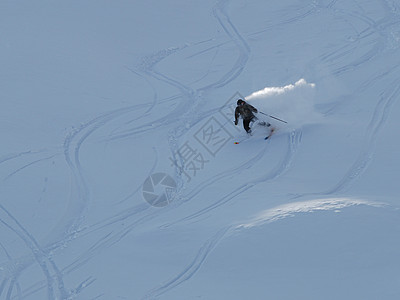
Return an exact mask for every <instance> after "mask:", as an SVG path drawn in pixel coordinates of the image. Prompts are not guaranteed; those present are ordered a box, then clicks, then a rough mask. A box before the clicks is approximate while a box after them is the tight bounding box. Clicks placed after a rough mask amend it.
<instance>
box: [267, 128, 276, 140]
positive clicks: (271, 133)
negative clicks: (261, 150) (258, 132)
mask: <svg viewBox="0 0 400 300" xmlns="http://www.w3.org/2000/svg"><path fill="white" fill-rule="evenodd" d="M274 132H275V128H271V131H270V133H269V135H267V136H266V137H265V138H264V140H268V139H269V138H270V137H271V135H273V133H274Z"/></svg>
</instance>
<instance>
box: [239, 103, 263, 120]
mask: <svg viewBox="0 0 400 300" xmlns="http://www.w3.org/2000/svg"><path fill="white" fill-rule="evenodd" d="M253 112H255V113H256V112H258V111H257V108H255V107H254V106H252V105H250V104H248V103H244V104H242V105H238V106H237V107H236V109H235V123H237V121H238V119H239V116H241V117H242V118H243V120H251V119H253V118H254V115H253Z"/></svg>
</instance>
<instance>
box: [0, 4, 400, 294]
mask: <svg viewBox="0 0 400 300" xmlns="http://www.w3.org/2000/svg"><path fill="white" fill-rule="evenodd" d="M321 2H324V1H313V4H312V5H311V9H310V7H306V9H305V10H304V11H302V12H301V13H300V14H297V13H296V15H295V16H294V17H289V18H286V19H284V20H283V21H280V22H279V23H277V24H274V25H270V26H269V27H266V28H264V29H263V30H260V31H256V32H254V33H251V34H249V35H248V36H252V37H253V36H256V35H259V34H261V33H263V32H266V31H268V30H270V29H271V28H272V27H275V26H284V25H287V24H293V23H295V22H298V21H300V20H302V19H304V18H308V17H310V16H311V15H312V14H315V13H317V12H318V10H319V9H327V10H331V11H332V13H334V14H335V15H340V16H341V17H342V18H343V19H344V20H345V21H346V22H348V23H352V20H354V19H357V20H359V21H361V22H363V23H364V24H365V25H366V26H367V27H366V28H365V29H364V30H363V31H361V32H357V33H356V39H355V40H354V41H352V42H351V43H348V44H346V45H344V46H340V47H339V48H338V49H336V50H334V51H331V52H328V53H325V54H322V55H321V56H320V60H322V61H324V62H327V63H329V64H330V65H331V68H332V70H333V71H332V74H333V75H336V76H339V75H340V76H341V75H343V74H345V73H347V72H349V71H352V70H353V69H355V68H358V67H360V66H362V65H363V64H365V63H368V62H370V61H372V60H374V59H376V58H377V57H378V56H379V55H382V53H383V52H384V51H385V50H386V49H387V47H388V41H390V40H391V38H392V37H391V35H390V32H388V29H389V28H392V27H393V26H397V25H398V24H399V21H398V19H395V18H393V17H390V16H392V15H393V14H395V13H397V14H398V12H399V11H400V8H399V6H398V4H397V3H395V2H394V1H390V0H386V1H382V3H384V4H385V7H387V17H386V18H384V19H382V20H380V21H374V20H373V19H371V18H369V17H367V16H365V15H363V14H362V13H361V12H358V11H352V12H348V11H341V10H339V9H337V8H336V6H337V1H336V0H334V1H330V2H329V3H328V4H327V5H322V4H321ZM228 4H229V1H219V2H218V3H217V4H216V5H215V7H214V8H213V15H214V17H215V18H216V20H217V21H218V23H219V25H220V26H221V27H222V29H223V31H224V32H225V34H226V35H227V37H228V38H229V41H228V42H226V41H225V42H221V43H219V44H217V45H215V46H212V47H209V48H207V49H205V50H202V51H200V52H197V53H195V54H192V55H191V56H189V57H188V58H191V57H194V56H196V55H199V54H202V53H205V52H207V51H211V50H214V49H215V50H216V51H218V49H219V47H221V46H222V45H224V44H226V43H233V44H235V45H236V47H237V50H238V53H239V55H238V58H237V60H236V61H235V62H234V63H233V64H232V67H231V68H230V69H229V70H228V71H227V72H226V73H225V74H224V75H223V76H221V78H219V79H218V80H216V81H215V82H213V83H211V84H208V85H206V86H204V87H201V88H199V89H197V90H194V89H193V88H191V87H190V86H188V85H185V84H183V83H181V82H179V81H177V80H175V79H173V78H171V77H169V76H167V75H165V74H163V73H161V72H160V71H158V70H157V68H156V66H157V64H158V63H160V62H161V61H162V60H164V59H166V58H168V57H169V56H170V55H176V54H177V53H179V51H181V50H183V49H186V48H187V47H190V45H189V46H187V45H185V46H181V47H175V48H169V49H164V50H162V51H160V52H158V53H156V54H153V55H149V56H148V57H145V58H144V59H143V61H142V63H141V65H139V66H137V68H135V69H130V68H129V70H130V71H131V72H133V73H135V74H136V75H138V76H139V77H142V78H143V79H145V80H146V81H147V82H148V83H149V84H150V85H151V83H150V81H149V80H148V78H151V79H153V80H156V81H160V82H163V83H166V84H168V85H170V86H172V87H174V88H176V89H177V90H178V91H179V94H178V95H177V96H174V97H172V98H169V99H164V100H161V101H160V100H158V96H157V90H156V88H155V87H154V86H152V85H151V86H152V88H153V90H154V97H153V102H152V103H151V104H150V105H140V106H138V105H134V106H130V107H126V108H122V109H118V110H115V111H112V112H109V113H105V114H103V115H101V116H99V117H96V118H94V119H93V120H91V121H89V122H87V123H85V124H83V125H81V126H80V127H79V128H77V129H74V130H72V131H71V132H70V133H69V134H68V135H67V137H66V138H65V141H64V144H63V153H64V158H65V162H66V164H67V166H68V168H69V170H70V172H71V174H72V178H73V180H74V186H73V187H72V188H71V189H72V190H71V194H72V195H74V194H75V193H76V195H77V196H76V197H74V196H72V197H71V198H70V200H69V201H70V203H69V209H68V211H66V212H65V216H64V218H63V219H62V220H61V221H60V224H58V230H57V231H56V232H53V233H54V234H55V236H57V238H55V239H53V240H52V241H50V243H48V244H47V245H46V246H44V247H43V246H40V244H39V242H38V241H37V240H36V239H35V238H34V236H33V235H32V234H31V233H30V232H29V231H28V230H27V229H26V228H25V227H24V226H22V224H21V222H20V221H19V220H17V219H16V218H15V217H14V216H13V215H12V214H11V213H10V212H9V211H8V210H7V209H6V208H5V207H4V206H2V205H0V210H1V212H0V216H1V218H0V222H1V223H2V224H3V226H5V227H6V228H8V229H9V230H10V231H11V232H13V233H14V234H15V236H17V237H18V238H19V239H20V240H22V241H23V243H24V244H25V245H26V247H27V249H29V251H30V255H28V256H26V257H20V258H16V257H12V256H11V255H10V253H8V251H7V246H6V245H3V244H1V248H2V251H3V252H4V253H5V254H6V256H7V258H8V262H6V263H3V264H2V265H0V267H1V268H2V269H3V270H5V272H4V274H5V275H4V276H3V279H2V281H1V283H0V297H1V296H5V299H15V298H17V299H24V298H25V297H28V296H30V295H34V294H35V293H37V292H38V291H40V290H43V289H46V291H47V298H48V299H56V298H57V297H61V299H69V298H72V297H76V296H77V295H79V294H80V293H81V292H82V291H83V290H84V289H85V288H86V287H88V286H89V285H90V284H92V283H93V282H94V281H95V279H94V278H93V277H89V278H86V279H85V280H83V281H82V282H81V283H80V284H79V285H78V286H77V287H75V288H74V289H71V290H67V289H66V288H65V286H64V276H65V275H67V274H71V273H72V272H74V271H76V270H78V269H79V268H82V267H84V265H85V263H87V262H88V261H89V260H90V259H92V258H93V257H94V256H96V255H98V254H99V253H100V252H101V251H103V250H104V249H106V248H108V247H112V246H113V245H114V244H116V243H118V242H119V241H120V240H121V239H123V238H124V237H125V236H126V235H127V234H129V233H130V232H132V230H134V229H135V228H136V227H137V226H139V225H141V224H144V223H147V222H149V221H150V220H152V219H154V218H156V217H158V216H159V215H161V214H164V213H168V211H170V210H172V209H176V207H177V205H181V204H183V203H186V202H188V201H191V200H192V199H194V198H195V197H196V196H198V195H200V193H201V192H202V191H204V190H205V188H206V187H207V186H209V185H210V184H211V183H218V182H219V181H221V180H222V179H224V178H228V177H229V176H231V174H233V173H235V172H236V171H239V170H242V169H246V168H251V167H252V166H253V165H254V164H255V163H256V162H257V160H259V159H260V158H262V157H263V156H264V155H265V154H266V151H267V149H268V148H267V146H265V147H264V148H263V149H262V150H261V151H260V152H259V153H257V154H256V155H255V156H254V157H252V158H251V159H249V160H247V161H245V162H243V163H242V164H241V165H240V166H239V167H237V168H234V169H229V170H223V171H222V172H220V173H219V174H216V175H214V176H212V177H211V178H209V179H207V180H205V181H204V182H202V183H200V184H199V185H197V186H196V187H195V188H194V189H193V190H192V191H190V192H189V193H188V194H187V195H184V196H182V199H181V200H182V201H181V202H180V203H179V204H177V203H175V204H173V205H171V207H167V208H166V209H165V210H158V211H153V210H151V211H150V210H149V207H148V205H147V204H145V203H144V204H143V205H139V206H136V207H132V208H131V209H128V210H124V211H122V212H121V213H119V214H117V215H115V216H112V217H110V218H108V219H106V220H103V221H102V222H99V223H96V224H92V225H91V226H89V227H87V228H81V227H80V226H81V225H82V223H83V220H84V217H85V213H86V210H87V206H88V203H89V201H90V185H89V184H88V182H87V180H86V178H85V174H84V168H83V166H82V162H81V159H80V152H81V149H82V147H83V146H84V144H85V142H86V141H87V140H88V138H89V137H91V136H92V135H93V134H94V133H95V132H96V131H98V130H100V129H103V128H104V127H105V126H107V125H108V124H109V123H112V122H118V120H122V118H123V117H126V116H128V118H129V116H130V114H131V113H134V112H135V111H136V110H138V109H139V108H147V110H146V113H145V115H146V116H148V114H149V113H150V112H151V110H152V109H153V108H155V107H156V106H157V105H159V104H160V103H162V102H163V101H171V100H179V102H180V103H179V104H178V106H177V107H176V108H175V110H173V111H172V112H170V113H168V114H166V115H165V116H163V117H162V118H159V119H158V120H155V121H151V122H149V123H146V124H144V125H140V126H136V127H132V128H129V129H124V128H126V127H127V126H130V125H131V124H132V123H133V122H135V121H137V120H134V119H130V118H129V121H127V122H125V123H122V124H120V125H118V126H117V127H115V129H114V130H113V131H111V134H110V135H109V136H108V137H107V138H106V139H105V142H107V143H109V142H112V141H115V140H118V139H125V138H131V137H133V136H136V135H139V134H142V133H147V132H149V131H155V130H158V129H160V128H161V127H166V126H169V127H171V126H173V128H174V130H171V131H170V135H169V147H170V151H171V153H175V152H176V150H177V148H178V145H179V138H180V137H182V136H183V135H184V134H185V133H187V132H188V131H189V130H190V129H191V128H193V126H194V125H196V124H198V123H199V122H200V121H202V120H203V119H204V116H203V115H198V114H196V113H195V112H196V110H197V108H198V107H199V105H201V100H202V99H201V93H200V92H208V91H211V90H213V89H218V88H220V87H223V86H225V85H227V84H228V83H230V82H232V81H233V80H235V79H236V78H238V76H239V75H240V74H241V73H242V71H243V69H244V68H245V66H246V64H247V61H248V60H249V57H250V54H251V48H250V46H249V45H248V43H247V42H246V38H245V37H243V36H242V35H241V34H240V32H239V31H238V30H237V28H236V27H235V26H234V24H233V23H232V21H231V19H230V17H229V15H228V14H227V10H226V6H227V5H228ZM397 16H398V15H397ZM360 47H361V48H362V49H363V50H364V49H366V48H367V47H369V50H368V51H366V52H365V53H364V54H363V55H362V56H360V57H357V58H356V59H354V60H352V61H350V62H349V61H348V60H346V58H347V57H349V56H351V55H352V54H354V52H355V51H356V50H357V49H359V48H360ZM343 61H344V62H345V64H344V65H342V64H343ZM397 68H398V66H393V67H392V69H389V70H387V71H385V72H382V73H380V74H378V75H375V76H374V77H371V79H370V80H369V81H367V82H365V83H364V85H365V86H368V85H370V84H371V83H372V82H373V81H376V80H384V79H385V78H386V77H387V76H388V75H389V74H392V73H394V72H395V71H397ZM208 73H209V71H207V72H206V73H205V75H204V76H203V77H201V78H200V79H199V80H197V81H195V82H192V83H191V84H190V85H193V84H194V83H196V82H199V81H200V80H201V79H203V78H206V77H207V75H208ZM332 74H331V75H332ZM399 96H400V87H398V81H397V80H395V81H392V82H390V85H389V87H388V88H387V90H386V91H384V93H383V94H382V97H381V99H380V100H379V101H378V103H377V105H376V107H375V111H374V114H373V116H372V119H371V121H370V123H369V124H368V127H367V128H366V137H365V145H363V147H362V148H363V150H362V151H361V152H360V154H359V155H358V157H357V159H356V160H355V161H354V164H353V165H352V166H351V167H350V169H349V170H348V172H347V173H346V174H345V175H344V176H343V178H341V179H340V181H339V182H338V183H337V184H336V185H335V186H333V187H332V188H331V189H329V190H327V191H325V192H321V193H310V194H303V195H299V196H298V197H305V196H309V195H336V194H338V193H340V192H343V191H345V190H346V189H347V188H348V187H349V186H350V185H351V184H352V183H353V182H354V180H356V179H357V178H358V177H359V176H360V175H361V174H362V173H363V172H364V171H365V170H366V169H367V168H368V164H369V163H370V161H371V160H372V158H373V155H374V149H375V144H376V142H377V141H376V140H377V133H378V132H379V131H380V130H381V129H382V128H383V126H384V125H385V121H386V120H387V118H388V115H389V113H390V111H391V107H392V106H393V105H394V104H395V103H396V101H397V99H398V98H399ZM187 124H189V125H190V126H186V125H187ZM302 134H303V133H302V131H301V130H295V131H292V132H291V133H289V134H288V135H287V136H288V141H287V149H286V153H285V154H284V155H283V156H282V158H281V161H280V162H279V163H278V164H277V165H276V166H275V167H274V168H273V169H272V170H270V171H269V172H267V173H265V174H262V175H261V176H259V177H258V178H252V179H251V180H249V181H248V182H246V183H244V184H242V185H241V186H239V187H238V188H237V189H235V190H234V191H231V192H229V193H227V194H226V195H224V196H223V197H221V198H220V199H217V200H216V201H214V202H213V203H212V204H210V205H208V206H206V207H203V208H201V209H200V210H198V211H197V212H194V213H192V214H190V215H188V216H186V217H184V218H181V219H179V220H175V221H173V222H170V223H168V224H165V225H163V226H161V228H167V227H171V226H175V225H177V224H180V223H182V222H189V221H190V222H191V221H193V220H195V219H198V218H199V217H201V216H204V215H205V214H207V213H210V212H212V211H213V210H215V209H217V208H220V207H222V206H223V205H226V204H227V203H229V202H230V201H231V200H232V199H234V198H236V197H238V196H240V195H242V194H243V193H244V192H245V191H247V190H249V189H251V188H253V187H254V186H256V185H257V184H260V183H265V182H268V181H272V180H275V179H276V178H278V177H279V176H281V175H282V174H285V173H286V172H287V171H288V170H290V167H291V165H292V164H293V162H294V160H295V155H296V152H297V150H298V148H299V147H300V146H301V140H302ZM46 152H47V153H44V154H45V155H44V154H43V155H44V156H42V157H40V158H35V159H33V160H30V161H29V162H27V163H25V162H24V164H23V165H22V166H20V167H18V168H17V169H16V170H15V171H13V172H12V173H10V174H8V175H7V176H6V177H5V178H4V179H3V181H4V180H9V179H10V178H11V177H13V176H14V175H16V174H17V173H19V172H22V171H24V170H26V169H27V168H29V167H31V166H33V165H35V164H37V163H41V162H43V161H46V160H49V159H51V158H53V157H54V156H56V155H59V154H58V153H51V154H49V153H48V152H49V151H46ZM32 154H37V153H36V152H31V151H25V152H21V153H15V154H10V155H7V156H4V157H2V158H0V164H3V163H8V162H10V161H11V160H18V159H21V158H25V157H27V156H29V155H32ZM156 165H157V159H156V162H155V164H154V165H153V167H152V168H151V169H150V172H149V173H148V174H147V175H146V174H145V175H144V176H148V175H149V174H151V173H152V172H154V170H155V168H156ZM176 176H177V177H178V178H179V177H180V176H182V175H181V174H180V172H179V170H176ZM183 181H184V180H183V178H181V180H179V188H182V187H183V186H184V183H183ZM139 189H140V187H139V188H138V189H136V190H134V191H133V193H132V194H130V195H128V196H127V197H126V198H125V199H123V200H122V201H121V202H123V201H125V200H126V199H128V198H129V197H132V196H133V195H134V194H136V193H137V192H138V191H139ZM298 197H296V198H298ZM125 220H131V221H130V224H128V226H126V228H124V229H123V230H115V229H114V228H110V226H112V225H113V224H116V223H118V222H121V221H125ZM231 229H232V227H227V228H222V229H221V230H219V231H218V232H217V233H215V235H214V236H212V237H210V239H208V240H207V241H205V242H204V243H203V245H202V246H201V247H200V249H199V250H198V251H197V254H196V256H195V258H194V259H193V261H192V262H190V263H189V264H188V265H187V266H185V267H184V268H183V270H182V271H181V272H180V273H179V274H177V275H176V276H174V277H172V278H171V279H170V280H167V281H166V282H164V283H162V284H161V285H159V286H157V287H155V288H154V289H152V290H150V291H149V292H148V293H147V294H146V296H144V297H143V299H153V298H157V297H159V296H161V295H163V294H165V293H167V292H168V291H170V290H172V289H174V288H176V287H177V286H179V285H180V284H182V283H184V282H186V281H187V280H190V279H191V278H192V277H193V276H194V275H195V274H196V272H197V271H198V270H199V269H200V268H201V266H202V265H203V264H204V262H205V261H206V259H207V257H208V255H209V254H210V253H211V252H212V250H213V249H215V247H216V246H217V244H218V242H219V241H220V240H221V239H223V238H224V237H225V236H226V235H227V233H228V232H230V230H231ZM95 231H96V232H97V231H101V232H102V237H101V238H99V239H98V240H97V241H96V242H95V243H94V244H93V245H92V246H91V247H90V248H89V249H87V251H85V252H84V253H81V254H80V255H78V257H77V258H76V259H75V260H74V261H72V262H71V263H70V264H69V265H68V266H66V267H64V268H63V269H61V270H60V269H59V268H58V267H57V265H56V263H55V262H54V259H53V254H52V253H53V252H54V251H57V250H58V249H61V248H65V247H68V244H69V243H70V242H72V241H73V240H75V239H78V238H84V237H85V236H87V235H90V234H92V233H93V232H95ZM32 264H37V266H39V268H40V269H41V271H42V273H43V277H44V280H38V282H37V284H35V285H34V286H31V287H22V286H21V285H20V284H19V281H18V278H19V276H20V275H21V274H22V272H23V271H24V270H25V269H26V268H28V267H29V266H31V265H32ZM15 291H16V292H15ZM101 297H102V295H99V296H98V298H101Z"/></svg>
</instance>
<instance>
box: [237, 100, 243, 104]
mask: <svg viewBox="0 0 400 300" xmlns="http://www.w3.org/2000/svg"><path fill="white" fill-rule="evenodd" d="M242 103H244V101H243V100H242V99H239V100H238V101H237V102H236V104H237V105H241V104H242Z"/></svg>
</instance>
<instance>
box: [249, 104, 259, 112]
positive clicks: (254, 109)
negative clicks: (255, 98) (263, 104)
mask: <svg viewBox="0 0 400 300" xmlns="http://www.w3.org/2000/svg"><path fill="white" fill-rule="evenodd" d="M249 105H250V104H249ZM250 108H251V110H252V111H253V112H255V113H258V110H257V108H255V107H254V106H253V105H250Z"/></svg>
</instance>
